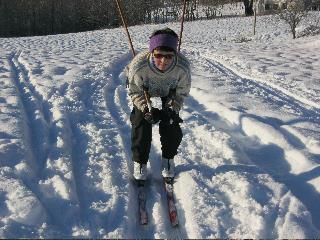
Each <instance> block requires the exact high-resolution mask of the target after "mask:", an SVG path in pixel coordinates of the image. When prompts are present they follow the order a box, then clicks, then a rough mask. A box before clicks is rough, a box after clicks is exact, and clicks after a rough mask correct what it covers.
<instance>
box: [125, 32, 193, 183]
mask: <svg viewBox="0 0 320 240" xmlns="http://www.w3.org/2000/svg"><path fill="white" fill-rule="evenodd" d="M177 47H178V36H177V34H176V33H175V32H174V31H173V30H171V29H169V28H165V29H161V30H157V31H155V32H154V33H153V34H152V36H151V37H150V41H149V50H146V51H144V52H141V53H140V54H138V55H137V56H136V57H135V58H134V59H133V60H132V62H131V63H130V65H129V67H128V80H129V95H130V97H131V100H132V102H133V106H134V107H133V110H132V112H131V115H130V120H131V124H132V132H131V140H132V145H131V150H132V158H133V161H134V173H133V176H134V178H135V179H136V180H146V178H147V162H148V158H149V152H150V147H151V140H152V124H156V123H158V122H160V123H159V133H160V142H161V146H162V148H161V149H162V176H163V177H165V178H173V177H174V160H173V159H174V156H175V155H176V154H177V149H178V147H179V145H180V143H181V140H182V131H181V128H180V125H179V124H180V123H181V122H182V119H181V118H180V117H179V111H180V110H181V107H182V104H183V101H184V99H185V97H187V96H188V94H189V92H190V87H191V76H190V65H189V62H188V60H187V59H186V58H185V57H184V56H183V55H182V54H181V53H179V52H178V51H177ZM149 97H151V98H153V97H159V98H161V101H162V108H161V109H158V108H155V107H152V106H150V103H151V101H149ZM148 105H149V106H148Z"/></svg>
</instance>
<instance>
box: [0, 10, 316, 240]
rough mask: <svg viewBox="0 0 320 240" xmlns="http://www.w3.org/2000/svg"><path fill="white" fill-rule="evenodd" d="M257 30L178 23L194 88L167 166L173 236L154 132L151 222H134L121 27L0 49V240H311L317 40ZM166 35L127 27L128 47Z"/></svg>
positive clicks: (15, 41) (274, 27) (234, 21)
mask: <svg viewBox="0 0 320 240" xmlns="http://www.w3.org/2000/svg"><path fill="white" fill-rule="evenodd" d="M319 18H320V14H318V13H314V14H313V16H312V17H310V18H309V19H308V20H306V21H305V22H304V23H303V24H302V25H301V27H300V30H299V31H300V32H301V31H303V29H305V28H306V27H307V26H308V25H309V24H310V22H315V21H316V19H319ZM252 21H253V19H252V18H243V17H242V18H230V19H218V20H211V21H198V22H192V23H186V26H185V31H184V38H183V43H182V52H183V54H185V55H186V56H187V57H188V58H189V59H190V62H191V64H192V89H191V93H190V96H189V97H188V99H187V100H186V103H185V106H184V108H183V110H182V112H181V116H182V118H183V119H184V123H183V124H182V125H181V126H182V129H183V134H184V138H183V141H182V143H181V146H180V148H179V154H178V155H177V157H176V166H177V168H176V170H177V178H176V182H175V185H174V186H175V197H176V200H177V204H178V214H179V219H180V226H179V227H178V228H171V226H170V223H169V221H168V217H167V210H166V204H165V201H164V197H165V196H164V191H163V186H162V182H161V175H160V161H159V160H160V157H161V146H160V140H159V135H158V126H154V127H153V142H152V149H151V154H150V164H149V166H148V169H149V181H148V186H147V195H148V200H147V208H148V209H149V212H150V216H149V217H150V224H149V225H148V226H147V227H142V226H140V225H139V223H138V221H137V218H136V215H137V211H138V207H137V196H136V194H137V193H136V188H135V185H134V182H133V180H132V176H131V172H132V167H133V164H132V161H131V152H130V131H131V125H130V120H129V115H130V112H131V107H132V104H131V101H130V99H129V97H128V95H127V89H126V88H125V86H124V82H125V76H124V74H123V71H124V68H125V67H126V65H127V64H128V63H129V62H130V60H131V54H130V51H129V48H128V45H127V40H126V37H125V35H124V33H123V30H122V29H112V30H102V31H94V32H85V33H77V34H65V35H55V36H44V37H30V38H9V39H0V52H1V54H0V62H1V65H0V83H1V86H2V87H1V90H0V91H1V95H0V112H1V115H0V179H1V181H0V199H1V201H0V237H1V238H41V237H42V238H53V237H54V238H70V237H81V238H89V237H90V238H317V237H319V236H320V207H319V204H318V203H319V201H320V187H319V186H320V133H319V129H320V101H319V96H320V81H319V80H320V78H319V76H320V60H319V54H318V53H319V51H320V40H319V35H317V36H305V37H301V38H298V39H297V40H292V39H291V34H290V32H289V31H288V30H287V29H288V28H287V26H286V25H285V24H282V23H279V22H278V21H279V20H276V19H275V18H273V17H272V16H263V17H259V18H258V22H257V35H256V36H255V37H251V36H250V33H249V35H248V34H247V32H248V29H251V26H252ZM164 26H169V27H171V28H173V29H175V30H177V31H178V30H179V25H178V23H170V24H169V25H143V26H136V27H132V28H130V32H131V34H132V38H133V41H134V43H133V44H134V46H135V47H136V50H137V51H141V50H143V49H145V48H146V47H147V43H148V36H149V35H150V33H151V32H152V31H153V30H154V29H157V28H161V27H164ZM155 102H157V101H155ZM158 104H159V103H158Z"/></svg>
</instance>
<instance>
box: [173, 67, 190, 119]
mask: <svg viewBox="0 0 320 240" xmlns="http://www.w3.org/2000/svg"><path fill="white" fill-rule="evenodd" d="M190 88H191V75H190V68H188V69H187V70H186V71H183V74H182V76H181V77H180V79H179V81H178V85H177V88H176V97H175V101H174V103H173V106H172V107H173V110H174V111H175V112H177V113H178V112H179V111H180V110H181V108H182V106H183V102H184V99H185V97H187V96H188V95H189V93H190Z"/></svg>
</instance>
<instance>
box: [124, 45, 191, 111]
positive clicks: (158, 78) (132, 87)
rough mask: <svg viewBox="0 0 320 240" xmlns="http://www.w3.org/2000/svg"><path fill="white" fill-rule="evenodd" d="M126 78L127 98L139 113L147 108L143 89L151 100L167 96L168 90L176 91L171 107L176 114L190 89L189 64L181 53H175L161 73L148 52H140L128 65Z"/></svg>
mask: <svg viewBox="0 0 320 240" xmlns="http://www.w3.org/2000/svg"><path fill="white" fill-rule="evenodd" d="M127 77H128V80H129V96H130V97H131V100H132V102H133V104H134V105H135V106H136V107H137V108H138V109H139V110H141V111H143V110H144V109H145V108H146V106H147V102H146V99H145V97H144V93H143V90H144V87H145V88H147V89H148V92H149V94H150V96H151V98H152V97H165V96H168V94H169V91H170V89H176V96H175V98H174V100H175V101H174V105H173V106H172V107H173V110H174V111H176V112H179V111H180V109H181V107H182V105H183V101H184V98H185V97H186V96H188V95H189V92H190V88H191V74H190V64H189V61H188V60H187V59H186V58H185V57H184V56H183V55H182V54H181V53H177V55H176V57H175V59H174V61H173V63H172V65H171V66H170V68H169V69H168V70H166V71H165V72H161V71H160V70H158V69H157V68H156V67H155V66H154V64H153V62H152V57H151V53H150V52H149V51H148V50H146V51H144V52H141V53H139V54H138V55H137V56H136V57H135V58H134V59H133V60H132V61H131V63H130V64H129V65H128V69H127Z"/></svg>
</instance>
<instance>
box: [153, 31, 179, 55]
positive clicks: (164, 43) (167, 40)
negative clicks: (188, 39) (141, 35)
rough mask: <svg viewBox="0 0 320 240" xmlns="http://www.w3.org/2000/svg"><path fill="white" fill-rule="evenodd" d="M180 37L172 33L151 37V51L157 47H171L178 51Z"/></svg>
mask: <svg viewBox="0 0 320 240" xmlns="http://www.w3.org/2000/svg"><path fill="white" fill-rule="evenodd" d="M177 46H178V38H177V37H174V36H172V35H170V34H165V33H164V34H157V35H155V36H153V37H151V38H150V43H149V51H150V52H152V51H153V50H154V49H156V48H157V47H169V48H172V49H173V50H174V51H177Z"/></svg>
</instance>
